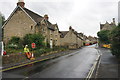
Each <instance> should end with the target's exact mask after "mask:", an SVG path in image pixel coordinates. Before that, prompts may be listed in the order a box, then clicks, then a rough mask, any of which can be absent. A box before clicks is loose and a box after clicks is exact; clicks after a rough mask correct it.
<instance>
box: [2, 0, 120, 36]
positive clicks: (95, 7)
mask: <svg viewBox="0 0 120 80" xmlns="http://www.w3.org/2000/svg"><path fill="white" fill-rule="evenodd" d="M118 1H119V0H24V2H25V7H26V8H28V9H30V10H32V11H34V12H36V13H38V14H39V15H41V16H43V15H44V14H48V16H49V21H50V22H51V23H53V24H55V23H57V24H58V26H59V29H60V31H66V30H69V26H72V27H73V29H75V30H76V31H77V32H83V33H84V34H85V35H87V36H89V35H91V36H97V32H98V31H99V28H100V25H99V24H100V22H101V23H105V22H106V21H108V22H112V18H116V22H117V20H118ZM17 2H18V0H0V12H2V14H4V16H5V18H6V19H7V18H8V17H9V16H10V14H11V13H12V11H13V10H14V9H15V7H16V3H17Z"/></svg>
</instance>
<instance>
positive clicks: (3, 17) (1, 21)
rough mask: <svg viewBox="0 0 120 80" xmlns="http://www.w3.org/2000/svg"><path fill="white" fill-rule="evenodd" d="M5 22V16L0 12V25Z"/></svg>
mask: <svg viewBox="0 0 120 80" xmlns="http://www.w3.org/2000/svg"><path fill="white" fill-rule="evenodd" d="M4 22H5V16H4V15H3V14H2V13H1V12H0V27H1V26H2V25H3V24H4Z"/></svg>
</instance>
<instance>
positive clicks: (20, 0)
mask: <svg viewBox="0 0 120 80" xmlns="http://www.w3.org/2000/svg"><path fill="white" fill-rule="evenodd" d="M18 5H19V6H21V7H22V8H24V6H25V3H24V0H18V3H17V6H18Z"/></svg>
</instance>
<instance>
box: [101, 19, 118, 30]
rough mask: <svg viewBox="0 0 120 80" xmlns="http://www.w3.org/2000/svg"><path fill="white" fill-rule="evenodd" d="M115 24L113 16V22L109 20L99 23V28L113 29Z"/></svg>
mask: <svg viewBox="0 0 120 80" xmlns="http://www.w3.org/2000/svg"><path fill="white" fill-rule="evenodd" d="M115 26H116V24H115V18H113V22H111V23H108V22H107V21H106V23H105V24H100V30H111V29H113V28H114V27H115Z"/></svg>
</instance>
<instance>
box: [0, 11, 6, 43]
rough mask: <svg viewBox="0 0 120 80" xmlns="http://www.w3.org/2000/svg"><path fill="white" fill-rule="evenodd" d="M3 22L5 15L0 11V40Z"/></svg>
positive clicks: (0, 38)
mask: <svg viewBox="0 0 120 80" xmlns="http://www.w3.org/2000/svg"><path fill="white" fill-rule="evenodd" d="M4 22H5V17H4V16H3V14H2V13H0V41H1V40H2V25H3V24H4Z"/></svg>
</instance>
